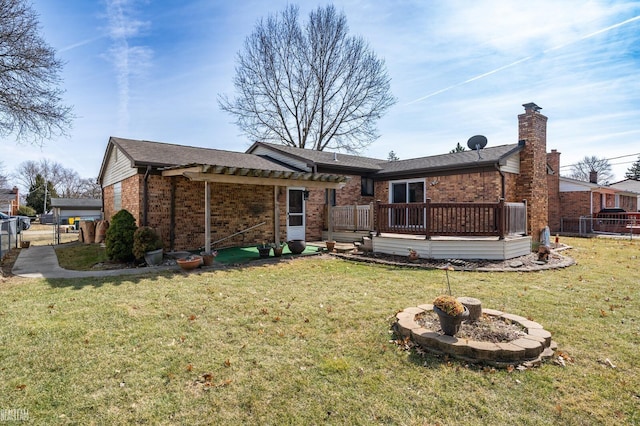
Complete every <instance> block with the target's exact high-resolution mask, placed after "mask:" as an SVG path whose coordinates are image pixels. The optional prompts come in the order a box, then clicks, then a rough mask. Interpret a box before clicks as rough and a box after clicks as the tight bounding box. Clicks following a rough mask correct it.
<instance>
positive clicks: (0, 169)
mask: <svg viewBox="0 0 640 426" xmlns="http://www.w3.org/2000/svg"><path fill="white" fill-rule="evenodd" d="M8 182H9V178H8V177H7V175H6V174H5V173H4V164H2V161H0V188H3V187H5V186H7V183H8Z"/></svg>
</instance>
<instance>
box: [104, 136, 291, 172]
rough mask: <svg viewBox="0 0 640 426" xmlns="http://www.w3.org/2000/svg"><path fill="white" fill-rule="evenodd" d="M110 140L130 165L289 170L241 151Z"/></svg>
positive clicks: (118, 139)
mask: <svg viewBox="0 0 640 426" xmlns="http://www.w3.org/2000/svg"><path fill="white" fill-rule="evenodd" d="M110 141H111V142H113V143H114V144H115V145H116V146H118V147H119V148H120V149H121V150H122V151H123V152H124V154H125V155H126V156H127V157H128V158H129V159H130V160H131V162H132V166H133V167H143V166H153V167H158V168H164V167H175V166H185V165H190V164H209V165H221V166H227V167H238V168H251V169H263V170H278V171H280V170H281V171H291V170H292V169H291V168H289V167H285V166H282V165H279V164H276V163H274V162H273V161H269V160H267V159H265V158H262V157H259V156H257V155H252V154H246V153H243V152H233V151H223V150H219V149H212V148H198V147H193V146H184V145H175V144H170V143H163V142H151V141H141V140H133V139H123V138H117V137H111V139H110Z"/></svg>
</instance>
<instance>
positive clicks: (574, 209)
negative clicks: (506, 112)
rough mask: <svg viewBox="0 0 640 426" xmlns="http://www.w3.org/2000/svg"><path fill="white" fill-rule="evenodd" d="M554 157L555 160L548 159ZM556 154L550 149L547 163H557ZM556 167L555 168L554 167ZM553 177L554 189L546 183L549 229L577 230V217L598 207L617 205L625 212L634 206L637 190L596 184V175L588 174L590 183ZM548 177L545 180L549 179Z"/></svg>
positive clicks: (552, 230)
mask: <svg viewBox="0 0 640 426" xmlns="http://www.w3.org/2000/svg"><path fill="white" fill-rule="evenodd" d="M552 156H555V157H556V158H557V160H554V159H551V158H552ZM559 156H560V154H559V153H557V152H555V151H552V153H551V154H549V157H550V158H549V164H555V165H559ZM555 170H557V167H556V169H555ZM554 177H555V182H556V183H555V189H554V186H553V185H552V184H550V185H549V211H550V212H553V215H550V217H549V228H550V229H551V232H579V230H580V223H579V222H580V218H581V217H583V218H584V217H588V216H593V215H596V214H597V213H599V212H600V211H601V210H602V209H612V208H621V209H624V210H625V211H627V212H635V211H637V209H638V196H639V195H640V193H638V192H633V191H631V190H628V189H624V187H623V186H617V185H600V184H598V183H597V175H592V176H591V182H585V181H581V180H577V179H572V178H568V177H564V176H558V175H557V174H554ZM551 179H552V178H551V177H549V182H551Z"/></svg>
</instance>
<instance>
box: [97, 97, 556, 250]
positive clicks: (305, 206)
mask: <svg viewBox="0 0 640 426" xmlns="http://www.w3.org/2000/svg"><path fill="white" fill-rule="evenodd" d="M524 107H525V112H524V113H523V114H520V115H519V116H518V125H519V132H518V142H517V143H512V144H507V145H499V146H489V147H486V148H484V149H482V150H480V151H463V152H458V153H451V154H444V155H436V156H429V157H422V158H414V159H407V160H398V161H387V160H381V159H375V158H367V157H360V156H353V155H347V154H341V153H334V152H325V151H314V150H305V149H300V148H294V147H288V146H284V145H276V144H269V143H263V142H256V143H254V144H253V145H252V146H251V147H250V148H249V149H248V150H247V151H246V152H244V153H239V152H230V151H222V150H215V149H207V148H195V147H188V146H181V145H174V144H166V143H159V142H150V141H140V140H130V139H123V138H116V137H111V138H110V139H109V142H108V145H107V149H106V152H105V155H104V158H103V162H102V166H101V169H100V173H99V177H98V182H99V183H100V184H101V186H102V189H103V197H102V199H103V209H104V217H105V218H106V219H109V218H110V217H112V216H113V214H115V213H116V212H117V211H118V210H120V209H122V208H126V209H127V210H129V211H130V212H131V213H132V214H133V216H134V217H135V218H136V220H137V223H138V225H149V226H152V227H155V228H156V229H158V230H159V232H160V234H161V235H162V237H163V239H164V241H165V246H166V247H167V248H169V249H175V250H178V249H194V248H198V247H202V246H203V244H204V242H205V241H213V242H216V241H218V240H221V239H223V238H227V237H229V236H230V235H233V234H236V233H238V232H239V231H243V230H246V229H249V231H247V232H244V233H242V234H241V235H238V236H236V237H234V238H231V239H227V240H224V242H222V243H218V244H216V245H215V247H223V246H232V245H251V244H255V243H260V242H262V241H276V240H280V241H285V240H291V239H307V240H320V239H322V237H323V230H324V227H325V223H326V220H325V219H326V218H325V217H324V216H325V215H326V211H327V206H328V205H337V206H343V205H357V204H369V203H372V202H374V201H376V200H380V201H382V202H383V203H404V202H425V200H427V199H429V200H431V201H433V202H436V203H437V202H469V203H471V202H497V201H498V200H499V199H504V200H506V201H514V202H521V201H523V200H526V202H527V206H528V208H527V226H528V229H527V233H528V234H529V235H531V237H532V238H533V239H534V240H537V238H538V236H539V231H540V230H541V229H542V228H543V227H544V226H546V225H547V223H548V216H549V205H548V190H549V189H548V185H549V183H548V182H549V181H548V175H549V166H548V164H547V153H546V122H547V117H545V116H544V115H542V114H540V112H539V111H540V109H541V108H540V107H538V106H537V105H535V104H533V103H529V104H525V105H524ZM527 238H528V239H527V240H526V241H527V244H526V245H524V246H523V247H526V249H527V250H529V247H530V239H529V237H527Z"/></svg>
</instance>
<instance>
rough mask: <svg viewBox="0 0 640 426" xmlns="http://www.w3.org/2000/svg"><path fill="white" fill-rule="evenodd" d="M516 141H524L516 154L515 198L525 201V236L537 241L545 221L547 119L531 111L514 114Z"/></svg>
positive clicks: (526, 110) (546, 214)
mask: <svg viewBox="0 0 640 426" xmlns="http://www.w3.org/2000/svg"><path fill="white" fill-rule="evenodd" d="M518 138H519V140H525V146H524V148H523V149H522V151H520V175H519V176H518V178H517V180H516V198H517V199H520V200H527V225H528V227H529V229H528V230H527V233H528V234H529V235H531V239H532V240H533V241H539V239H540V231H541V230H542V229H543V228H544V227H545V226H547V224H548V220H549V202H548V189H547V152H546V150H547V117H545V116H544V115H542V114H540V113H539V112H537V111H535V110H534V109H525V113H524V114H520V115H518Z"/></svg>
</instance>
